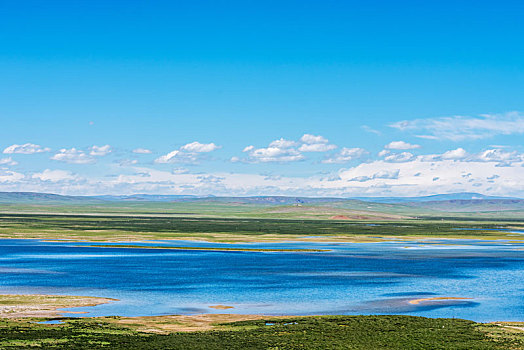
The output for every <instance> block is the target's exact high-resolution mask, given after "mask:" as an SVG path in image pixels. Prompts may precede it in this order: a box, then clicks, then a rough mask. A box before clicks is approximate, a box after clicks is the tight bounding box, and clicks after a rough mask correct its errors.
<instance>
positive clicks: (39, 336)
mask: <svg viewBox="0 0 524 350" xmlns="http://www.w3.org/2000/svg"><path fill="white" fill-rule="evenodd" d="M109 301H111V300H110V299H102V298H92V297H75V296H53V295H0V305H2V306H5V307H8V308H10V309H11V310H12V312H7V313H4V314H3V315H2V317H4V318H0V349H35V348H37V349H38V348H40V349H95V348H96V349H98V348H107V349H327V348H329V349H524V323H502V322H500V323H489V324H481V323H475V322H472V321H467V320H460V319H431V318H424V317H413V316H394V315H391V316H300V317H293V316H280V317H271V316H264V315H236V314H202V315H171V316H147V317H116V316H115V317H93V318H71V317H63V316H56V313H58V312H60V313H64V312H63V311H59V310H58V309H59V308H64V307H68V308H69V307H74V306H88V305H96V304H100V303H105V302H109ZM219 306H222V305H219ZM224 308H226V307H224ZM53 315H55V316H56V317H51V316H53ZM49 320H52V321H55V322H54V323H52V324H49V323H48V324H43V323H42V322H44V321H49ZM57 321H58V322H57Z"/></svg>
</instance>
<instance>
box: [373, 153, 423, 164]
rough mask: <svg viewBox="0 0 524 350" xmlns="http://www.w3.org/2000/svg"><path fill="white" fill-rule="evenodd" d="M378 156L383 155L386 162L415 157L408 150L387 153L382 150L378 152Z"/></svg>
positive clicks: (396, 161)
mask: <svg viewBox="0 0 524 350" xmlns="http://www.w3.org/2000/svg"><path fill="white" fill-rule="evenodd" d="M379 156H381V157H384V156H385V157H384V160H385V161H386V162H392V163H403V162H409V161H411V160H413V159H415V156H414V155H413V154H412V153H410V152H402V153H389V152H388V151H382V152H380V153H379Z"/></svg>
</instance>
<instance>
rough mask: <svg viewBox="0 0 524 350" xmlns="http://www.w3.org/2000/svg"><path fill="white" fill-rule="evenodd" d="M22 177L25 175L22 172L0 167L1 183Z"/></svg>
mask: <svg viewBox="0 0 524 350" xmlns="http://www.w3.org/2000/svg"><path fill="white" fill-rule="evenodd" d="M24 177H25V176H24V174H21V173H17V172H14V171H10V170H2V169H0V182H2V183H11V182H18V181H21V180H22V179H24Z"/></svg>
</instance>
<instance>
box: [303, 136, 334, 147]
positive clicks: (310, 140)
mask: <svg viewBox="0 0 524 350" xmlns="http://www.w3.org/2000/svg"><path fill="white" fill-rule="evenodd" d="M300 141H301V142H303V143H305V144H308V145H313V144H317V143H328V142H329V141H328V139H326V138H325V137H323V136H320V135H318V136H315V135H311V134H304V135H303V136H302V137H301V138H300Z"/></svg>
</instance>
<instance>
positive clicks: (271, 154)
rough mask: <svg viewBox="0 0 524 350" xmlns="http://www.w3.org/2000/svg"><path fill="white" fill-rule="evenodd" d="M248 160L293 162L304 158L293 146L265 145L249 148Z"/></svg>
mask: <svg viewBox="0 0 524 350" xmlns="http://www.w3.org/2000/svg"><path fill="white" fill-rule="evenodd" d="M248 153H249V157H250V160H251V161H253V162H262V163H268V162H294V161H297V160H302V159H304V156H303V155H302V154H300V152H298V151H297V150H296V149H294V148H279V147H267V148H258V149H251V150H250V151H248Z"/></svg>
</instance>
